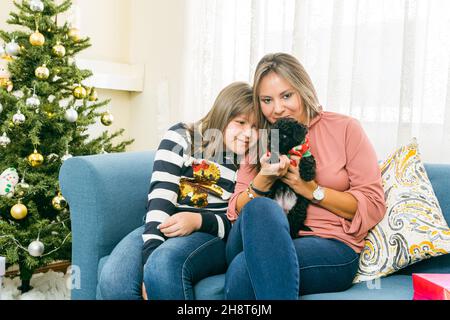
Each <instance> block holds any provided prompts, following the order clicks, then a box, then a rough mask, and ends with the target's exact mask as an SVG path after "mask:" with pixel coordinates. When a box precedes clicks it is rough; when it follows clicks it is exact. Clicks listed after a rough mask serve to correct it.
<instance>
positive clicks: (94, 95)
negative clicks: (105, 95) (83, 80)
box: [89, 89, 98, 101]
mask: <svg viewBox="0 0 450 320" xmlns="http://www.w3.org/2000/svg"><path fill="white" fill-rule="evenodd" d="M97 100H98V93H97V90H95V89H92V90H91V93H90V94H89V101H97Z"/></svg>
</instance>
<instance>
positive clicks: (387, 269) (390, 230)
mask: <svg viewBox="0 0 450 320" xmlns="http://www.w3.org/2000/svg"><path fill="white" fill-rule="evenodd" d="M380 167H381V175H382V180H383V188H384V195H385V200H386V206H387V210H386V215H385V217H384V218H383V220H382V221H381V222H380V223H379V224H378V225H376V226H375V227H374V228H373V229H372V230H371V231H370V232H369V234H368V235H367V237H366V243H365V247H364V249H363V251H362V252H361V256H360V260H359V270H358V273H357V274H356V277H355V279H354V280H353V283H358V282H362V281H368V280H373V279H376V278H380V277H383V276H387V275H389V274H391V273H394V272H396V271H398V270H400V269H402V268H405V267H406V266H408V265H411V264H413V263H416V262H419V261H421V260H424V259H428V258H431V257H435V256H440V255H443V254H446V253H448V252H450V230H449V228H448V225H447V222H446V221H445V218H444V216H443V214H442V210H441V208H440V206H439V203H438V200H437V198H436V195H435V194H434V191H433V187H432V185H431V183H430V180H429V179H428V176H427V173H426V171H425V167H424V165H423V163H422V160H421V158H420V153H419V150H418V145H417V141H416V139H413V141H412V142H411V143H410V144H409V145H407V146H403V147H401V148H399V149H398V150H397V151H395V152H394V153H393V154H392V155H391V156H390V157H389V158H388V159H387V160H386V161H384V162H383V163H381V165H380Z"/></svg>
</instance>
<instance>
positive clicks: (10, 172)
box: [0, 0, 133, 292]
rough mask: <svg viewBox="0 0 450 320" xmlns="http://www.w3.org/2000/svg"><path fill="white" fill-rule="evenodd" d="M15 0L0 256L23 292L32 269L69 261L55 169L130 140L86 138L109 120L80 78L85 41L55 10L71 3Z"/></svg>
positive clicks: (0, 75) (2, 122)
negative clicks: (79, 58) (78, 60)
mask: <svg viewBox="0 0 450 320" xmlns="http://www.w3.org/2000/svg"><path fill="white" fill-rule="evenodd" d="M58 2H59V3H57V1H55V0H30V1H25V0H24V1H22V2H20V3H19V2H16V1H15V2H14V4H15V6H16V8H17V10H16V11H17V12H11V13H10V18H9V20H8V21H7V22H8V23H9V24H12V25H17V26H20V28H18V29H19V30H17V31H14V32H5V31H0V38H1V39H2V40H3V42H4V45H1V44H0V174H1V176H0V256H5V257H6V259H7V263H8V264H9V265H16V264H17V265H19V268H20V277H21V280H22V292H24V291H27V290H28V289H29V280H30V279H31V276H32V273H33V271H34V270H36V269H37V268H40V267H43V266H46V265H48V264H50V263H52V262H54V261H56V260H70V255H71V232H70V212H69V208H68V206H67V203H66V201H65V199H64V197H63V195H61V193H60V191H59V184H58V173H59V169H60V167H61V165H62V163H63V162H64V161H65V160H67V159H68V158H70V157H72V156H81V155H92V154H98V153H106V152H123V151H125V148H126V146H127V145H129V144H131V143H132V142H133V141H123V142H120V143H115V142H113V139H114V138H116V137H119V136H120V135H121V134H122V133H123V131H124V130H123V129H122V130H118V131H117V132H114V133H112V134H109V133H108V131H107V130H106V131H105V132H103V134H102V135H101V136H99V137H97V138H95V139H90V137H89V134H87V133H86V132H87V130H88V128H89V127H90V126H91V125H93V124H95V123H96V122H97V121H98V120H100V121H101V123H102V124H103V125H104V126H109V125H111V123H112V121H113V118H112V115H111V114H110V113H109V112H100V111H99V109H100V108H102V107H104V106H106V105H108V103H109V100H106V101H99V100H98V97H97V92H96V90H95V88H89V87H86V86H85V85H84V84H83V80H85V79H86V78H88V77H90V76H91V75H92V73H91V72H90V71H89V70H80V69H79V68H78V67H77V65H76V63H75V61H74V56H75V55H76V54H77V53H79V52H80V51H82V50H84V49H86V48H88V47H89V46H90V40H89V38H83V37H81V36H80V32H79V30H78V29H76V28H73V27H72V26H71V25H70V24H69V23H68V22H65V23H64V25H61V24H58V16H61V14H62V13H64V12H66V11H67V10H69V9H70V7H71V5H72V2H71V1H70V0H65V1H58Z"/></svg>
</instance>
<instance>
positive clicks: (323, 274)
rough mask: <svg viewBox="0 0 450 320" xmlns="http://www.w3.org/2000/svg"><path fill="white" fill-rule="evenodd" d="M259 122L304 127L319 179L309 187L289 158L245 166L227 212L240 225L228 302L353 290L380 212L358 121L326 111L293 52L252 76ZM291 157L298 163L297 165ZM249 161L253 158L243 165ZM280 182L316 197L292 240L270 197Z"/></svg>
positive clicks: (232, 244) (231, 245)
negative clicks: (303, 228)
mask: <svg viewBox="0 0 450 320" xmlns="http://www.w3.org/2000/svg"><path fill="white" fill-rule="evenodd" d="M253 89H254V97H253V99H254V103H255V106H256V113H257V115H258V117H257V120H258V121H259V126H261V127H263V128H269V127H270V124H273V123H274V122H275V121H276V120H277V119H279V118H282V117H290V118H294V119H296V120H297V121H298V122H300V123H302V124H304V125H306V126H308V128H309V141H310V151H311V153H312V154H313V155H314V157H315V159H316V163H317V174H316V179H315V180H314V181H311V182H305V181H303V180H302V179H301V178H300V176H299V169H298V167H297V164H298V163H299V160H300V158H298V157H295V156H294V157H291V159H288V158H287V157H286V156H282V157H281V158H280V161H279V163H275V164H271V163H269V157H270V153H268V154H266V155H264V156H263V157H262V158H261V160H260V166H259V167H260V170H259V172H258V170H257V169H256V168H255V166H252V165H250V164H242V165H241V168H240V170H239V174H238V178H237V184H236V189H235V194H234V195H233V196H232V198H231V200H230V203H229V207H228V212H227V216H228V217H229V219H230V221H232V222H234V226H233V228H232V230H231V233H230V235H229V238H228V241H227V247H226V257H227V262H228V263H229V268H228V270H227V273H226V281H225V297H226V298H227V299H297V298H298V296H299V295H304V294H312V293H324V292H334V291H342V290H346V289H348V288H349V287H350V286H351V285H352V280H353V278H354V276H355V275H356V271H357V270H358V263H359V253H360V252H361V250H362V248H363V247H364V238H365V237H366V235H367V233H368V231H369V230H370V229H371V228H373V227H374V226H375V225H376V224H377V223H378V222H379V221H381V219H382V218H383V216H384V213H385V203H384V193H383V188H382V184H381V173H380V170H379V167H378V164H377V157H376V154H375V152H374V149H373V147H372V145H371V143H370V141H369V140H368V138H367V136H366V135H365V133H364V131H363V129H362V128H361V126H360V124H359V122H358V121H357V120H355V119H353V118H351V117H348V116H344V115H341V114H337V113H333V112H324V111H323V110H322V108H321V107H320V105H319V101H318V98H317V94H316V91H315V89H314V86H313V84H312V82H311V79H310V77H309V76H308V74H307V72H306V71H305V69H304V68H303V66H302V65H301V64H300V63H299V62H298V61H297V60H296V59H295V58H294V57H293V56H291V55H288V54H284V53H278V54H269V55H266V56H265V57H263V59H262V60H261V61H260V62H259V64H258V66H257V69H256V74H255V79H254V87H253ZM292 160H294V161H292ZM247 163H249V161H247ZM277 179H281V180H282V181H283V182H285V183H286V184H288V185H289V186H290V187H291V188H292V189H293V190H294V191H295V193H296V194H298V195H301V196H303V197H306V198H307V199H309V200H311V201H312V203H311V204H310V205H309V207H308V210H307V218H306V220H305V225H306V226H307V227H309V228H310V229H311V230H312V231H300V232H299V236H300V237H299V238H297V239H295V240H292V238H291V237H290V235H289V225H288V220H287V218H286V215H285V213H284V211H283V210H282V209H281V207H280V206H279V205H278V204H277V203H275V202H274V201H273V200H270V199H268V198H266V197H265V196H266V195H267V192H268V191H269V190H270V188H271V186H272V185H273V184H274V182H275V181H276V180H277Z"/></svg>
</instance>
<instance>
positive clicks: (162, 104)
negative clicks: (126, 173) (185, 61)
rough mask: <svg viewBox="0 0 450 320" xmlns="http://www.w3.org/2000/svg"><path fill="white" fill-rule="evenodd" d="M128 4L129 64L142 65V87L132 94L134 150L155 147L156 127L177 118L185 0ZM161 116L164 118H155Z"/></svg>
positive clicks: (135, 0) (139, 0) (146, 0)
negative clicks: (161, 119)
mask: <svg viewBox="0 0 450 320" xmlns="http://www.w3.org/2000/svg"><path fill="white" fill-rule="evenodd" d="M124 1H126V2H127V3H130V4H131V17H132V19H131V29H130V63H133V64H144V65H145V68H146V70H145V77H146V78H145V88H144V92H143V93H142V94H136V93H134V94H132V95H131V105H132V107H131V108H132V112H131V123H132V126H131V128H130V131H131V135H132V136H133V137H134V138H135V139H136V142H135V144H134V146H133V148H134V150H147V149H154V148H156V147H157V146H158V143H159V140H160V138H161V137H160V134H161V131H163V130H165V129H167V128H161V127H159V126H160V125H161V123H164V124H167V123H172V124H175V123H176V122H179V121H180V115H179V114H177V112H176V111H175V110H177V109H178V107H179V105H180V104H181V103H182V102H181V101H180V83H181V81H182V76H181V75H182V69H183V65H182V61H181V59H182V56H183V54H182V52H183V46H184V38H185V37H184V20H185V10H184V1H180V0H164V1H161V0H129V1H127V0H124ZM158 117H163V118H164V121H158Z"/></svg>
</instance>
